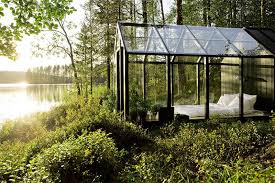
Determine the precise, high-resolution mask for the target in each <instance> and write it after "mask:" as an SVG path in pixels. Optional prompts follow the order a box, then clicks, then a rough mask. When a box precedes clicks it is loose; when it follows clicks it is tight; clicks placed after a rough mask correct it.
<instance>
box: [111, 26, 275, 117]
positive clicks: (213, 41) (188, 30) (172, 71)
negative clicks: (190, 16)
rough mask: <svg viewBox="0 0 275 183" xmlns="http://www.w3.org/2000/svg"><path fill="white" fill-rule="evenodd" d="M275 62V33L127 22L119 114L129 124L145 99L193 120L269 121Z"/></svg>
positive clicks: (122, 30)
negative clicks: (235, 118)
mask: <svg viewBox="0 0 275 183" xmlns="http://www.w3.org/2000/svg"><path fill="white" fill-rule="evenodd" d="M274 58H275V32H273V31H272V30H271V29H256V28H221V27H203V26H188V25H150V24H135V23H122V22H119V23H118V25H117V35H116V43H115V55H114V59H113V64H114V80H113V82H114V90H115V93H116V101H117V106H116V107H117V110H118V111H122V112H123V113H124V116H125V117H126V118H128V117H129V116H130V115H131V112H132V111H134V110H139V109H138V107H137V106H136V105H137V103H136V101H139V100H141V99H142V100H143V101H148V103H150V106H162V107H161V108H162V112H164V113H165V115H168V116H169V115H170V116H171V115H172V116H174V115H176V114H178V115H183V116H188V118H190V119H208V118H211V117H215V116H219V117H240V118H243V117H255V116H267V115H269V114H270V112H271V111H272V110H273V109H274V107H275V104H274V82H275V80H274ZM140 98H141V99H140ZM148 105H149V104H148ZM146 107H147V108H148V111H149V107H148V106H146ZM146 107H145V108H146ZM147 108H146V109H147ZM152 108H153V107H152ZM163 109H166V111H165V110H163ZM149 113H150V112H148V113H147V119H149V120H150V119H152V120H154V119H156V120H157V118H158V117H157V116H159V117H160V116H161V115H160V114H159V115H155V114H154V115H151V114H149Z"/></svg>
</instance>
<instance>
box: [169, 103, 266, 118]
mask: <svg viewBox="0 0 275 183" xmlns="http://www.w3.org/2000/svg"><path fill="white" fill-rule="evenodd" d="M174 112H175V114H182V115H187V116H189V118H196V117H204V116H205V105H175V106H174ZM244 114H245V115H249V114H257V116H258V115H263V112H261V111H257V110H249V111H245V112H244ZM209 115H210V116H220V117H227V116H231V117H232V116H233V117H235V116H239V107H234V106H232V107H228V106H224V105H220V104H214V103H210V104H209Z"/></svg>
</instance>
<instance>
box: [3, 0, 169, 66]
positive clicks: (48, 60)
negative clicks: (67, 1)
mask: <svg viewBox="0 0 275 183" xmlns="http://www.w3.org/2000/svg"><path fill="white" fill-rule="evenodd" d="M173 1H174V0H163V5H164V12H165V13H167V12H168V11H169V9H170V6H171V5H172V3H173ZM82 3H83V0H75V1H74V3H73V6H74V7H75V8H76V9H77V10H78V11H77V12H75V13H74V14H73V15H71V16H70V17H71V20H72V21H73V22H74V23H76V24H77V23H79V22H80V21H81V20H79V17H83V11H81V5H82ZM7 14H8V13H7ZM10 19H11V18H10V17H8V16H7V17H5V20H4V22H5V21H10ZM1 22H3V21H1ZM36 39H37V38H36V37H35V36H28V37H27V36H25V37H24V38H23V40H22V41H21V42H18V44H17V48H16V49H17V53H18V58H17V60H16V61H11V60H9V59H8V58H6V57H0V71H26V70H27V69H29V68H33V67H40V66H47V65H56V64H60V65H62V64H69V63H70V61H69V59H68V58H60V57H54V56H51V57H48V56H45V57H43V58H41V57H38V58H37V57H35V56H32V42H35V41H36Z"/></svg>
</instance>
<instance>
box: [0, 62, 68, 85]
mask: <svg viewBox="0 0 275 183" xmlns="http://www.w3.org/2000/svg"><path fill="white" fill-rule="evenodd" d="M21 82H27V83H29V84H61V83H62V84H63V83H72V82H73V79H72V71H71V69H70V66H68V65H54V66H46V67H37V68H32V69H29V70H28V71H27V72H24V71H0V83H21Z"/></svg>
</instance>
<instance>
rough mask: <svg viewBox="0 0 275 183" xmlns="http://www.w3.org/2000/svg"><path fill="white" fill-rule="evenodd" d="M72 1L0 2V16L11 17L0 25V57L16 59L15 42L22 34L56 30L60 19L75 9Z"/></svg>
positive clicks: (28, 0)
mask: <svg viewBox="0 0 275 183" xmlns="http://www.w3.org/2000/svg"><path fill="white" fill-rule="evenodd" d="M72 1H73V0H41V1H37V0H19V1H16V0H1V4H0V16H2V17H3V18H4V19H5V18H6V17H5V16H12V19H13V20H11V21H10V22H5V23H0V56H8V57H10V58H12V59H15V57H16V50H15V41H19V40H20V39H21V38H22V36H23V35H24V34H27V35H30V34H38V33H39V32H41V30H42V29H44V28H48V29H55V28H57V23H56V21H55V20H56V19H62V18H64V17H65V15H67V14H71V13H72V12H73V11H74V10H75V9H74V8H73V7H71V6H70V4H71V2H72Z"/></svg>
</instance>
